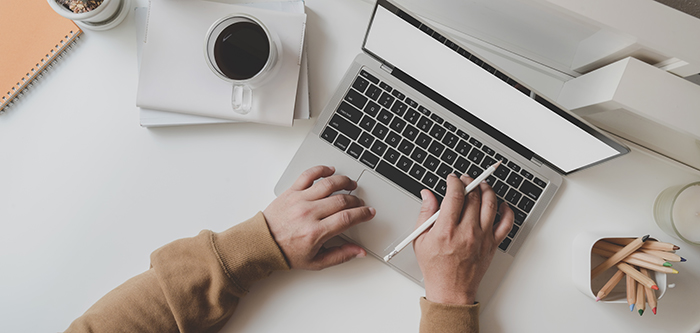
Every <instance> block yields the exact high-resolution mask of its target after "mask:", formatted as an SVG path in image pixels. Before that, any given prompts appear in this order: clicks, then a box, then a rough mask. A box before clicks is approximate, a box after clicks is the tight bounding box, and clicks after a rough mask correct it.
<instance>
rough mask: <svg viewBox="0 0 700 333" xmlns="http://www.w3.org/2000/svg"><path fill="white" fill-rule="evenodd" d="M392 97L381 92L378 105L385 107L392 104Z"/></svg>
mask: <svg viewBox="0 0 700 333" xmlns="http://www.w3.org/2000/svg"><path fill="white" fill-rule="evenodd" d="M394 99H395V98H394V97H392V96H391V95H389V94H388V93H385V92H384V93H382V96H380V97H379V101H378V102H379V105H381V106H383V107H385V108H387V109H388V108H390V107H391V104H394Z"/></svg>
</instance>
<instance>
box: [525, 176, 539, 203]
mask: <svg viewBox="0 0 700 333" xmlns="http://www.w3.org/2000/svg"><path fill="white" fill-rule="evenodd" d="M520 191H521V192H523V194H525V195H526V196H528V197H530V198H531V199H532V200H537V199H539V198H540V194H542V189H541V188H539V187H537V186H535V184H533V183H531V182H529V181H527V180H526V181H523V184H522V185H520Z"/></svg>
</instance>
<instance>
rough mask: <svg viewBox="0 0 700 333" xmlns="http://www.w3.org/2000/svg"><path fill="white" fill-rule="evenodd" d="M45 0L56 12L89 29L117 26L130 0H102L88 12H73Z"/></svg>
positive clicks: (52, 0)
mask: <svg viewBox="0 0 700 333" xmlns="http://www.w3.org/2000/svg"><path fill="white" fill-rule="evenodd" d="M47 1H48V2H49V5H50V6H51V8H53V10H54V11H56V12H57V13H58V14H60V15H61V16H63V17H65V18H67V19H69V20H73V21H75V23H76V24H77V25H79V26H80V27H81V28H85V29H89V30H109V29H112V28H114V27H116V26H118V25H119V24H120V23H121V22H122V21H124V18H125V17H126V16H127V15H128V14H129V9H130V8H131V0H104V1H103V2H102V4H100V6H99V7H97V8H95V9H93V10H91V11H89V12H85V13H74V12H72V11H71V10H69V9H67V8H65V7H63V6H62V5H59V4H58V3H57V2H56V0H47Z"/></svg>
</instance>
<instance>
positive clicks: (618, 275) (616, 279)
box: [595, 269, 625, 302]
mask: <svg viewBox="0 0 700 333" xmlns="http://www.w3.org/2000/svg"><path fill="white" fill-rule="evenodd" d="M624 276H625V273H624V272H623V271H621V270H619V269H618V270H617V272H615V275H613V276H612V277H611V278H610V280H608V282H607V283H605V285H604V286H603V288H601V289H600V291H598V294H597V295H596V297H595V301H596V302H598V301H600V300H601V299H603V298H605V296H608V294H610V291H611V290H612V289H613V288H615V286H617V284H618V283H620V281H622V278H623V277H624Z"/></svg>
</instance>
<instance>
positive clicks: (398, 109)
mask: <svg viewBox="0 0 700 333" xmlns="http://www.w3.org/2000/svg"><path fill="white" fill-rule="evenodd" d="M394 91H396V90H394ZM406 110H408V105H406V104H404V103H403V102H401V101H396V102H394V105H393V106H392V107H391V111H392V112H394V113H396V114H397V115H399V116H402V117H403V115H404V114H405V113H406Z"/></svg>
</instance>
